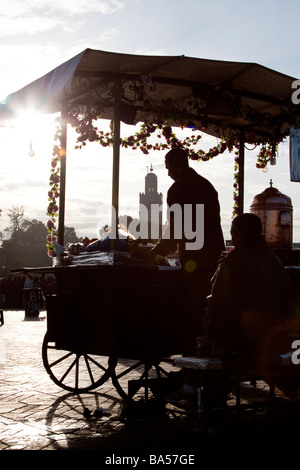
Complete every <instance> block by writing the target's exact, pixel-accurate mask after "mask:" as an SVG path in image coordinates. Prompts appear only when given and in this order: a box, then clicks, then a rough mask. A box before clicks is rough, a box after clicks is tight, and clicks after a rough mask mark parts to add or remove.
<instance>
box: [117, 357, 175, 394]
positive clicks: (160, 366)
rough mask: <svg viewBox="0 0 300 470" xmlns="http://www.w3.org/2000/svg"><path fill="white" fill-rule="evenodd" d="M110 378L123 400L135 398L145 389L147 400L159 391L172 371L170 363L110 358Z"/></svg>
mask: <svg viewBox="0 0 300 470" xmlns="http://www.w3.org/2000/svg"><path fill="white" fill-rule="evenodd" d="M109 369H110V376H111V380H112V383H113V385H114V387H115V388H116V390H117V392H118V393H119V395H120V396H121V397H122V398H133V397H134V395H135V394H136V393H137V392H138V391H139V390H140V389H141V388H144V389H145V398H146V399H147V398H148V396H149V393H150V392H153V393H155V390H159V387H160V385H161V384H162V380H163V379H166V378H167V377H168V375H169V372H170V371H171V370H172V365H171V364H170V362H169V361H167V360H166V362H164V361H163V362H152V363H147V362H144V361H143V360H139V359H123V358H119V357H116V356H110V357H109Z"/></svg>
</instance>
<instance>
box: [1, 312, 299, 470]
mask: <svg viewBox="0 0 300 470" xmlns="http://www.w3.org/2000/svg"><path fill="white" fill-rule="evenodd" d="M46 329H47V321H46V313H45V312H41V313H40V317H39V319H38V320H35V321H33V320H31V321H28V320H25V317H24V311H4V325H3V326H2V327H1V328H0V450H10V451H12V450H18V451H19V450H33V451H36V450H38V451H43V450H76V451H77V450H90V451H91V450H93V451H99V452H100V451H101V454H100V455H101V458H102V459H104V460H103V461H104V463H106V464H113V463H114V464H119V463H121V461H117V460H116V459H118V458H120V459H121V458H123V457H124V456H127V457H134V456H138V457H140V462H139V465H140V466H142V465H146V464H149V458H150V456H152V457H151V458H152V459H154V460H153V462H152V463H156V462H155V459H156V458H157V459H158V458H160V457H159V456H161V455H166V454H168V455H171V458H172V459H175V457H174V456H175V455H177V456H180V459H181V462H180V463H181V464H186V461H184V459H190V464H193V463H196V462H197V460H199V459H200V458H202V457H201V456H203V452H205V451H212V450H214V449H227V450H228V449H252V450H253V449H260V450H270V449H280V450H281V449H296V448H297V447H298V441H299V437H300V436H299V434H300V426H298V423H299V418H300V405H299V402H298V400H293V401H291V400H287V399H286V398H284V397H281V396H278V397H276V400H277V401H276V400H275V405H274V404H273V406H272V408H269V407H268V406H265V405H266V403H268V401H267V400H268V389H267V387H266V385H265V384H264V383H263V382H262V383H258V384H257V387H256V388H253V387H252V386H251V387H250V385H249V384H248V385H245V386H244V388H243V389H242V395H243V396H244V399H245V401H244V403H246V402H247V401H248V402H249V401H251V400H254V402H255V406H252V407H251V408H248V410H244V411H243V412H242V416H241V420H240V421H238V422H237V420H236V416H235V413H234V412H232V413H231V417H230V425H229V426H228V428H227V429H226V432H225V433H224V434H221V435H217V434H216V435H211V434H207V433H204V432H203V431H202V430H201V429H197V426H196V425H197V421H196V417H195V415H194V414H193V413H191V414H185V413H182V412H180V411H179V410H177V409H176V408H174V407H171V406H170V405H168V406H166V407H165V409H164V413H162V414H160V415H159V416H154V414H151V413H150V419H141V420H131V421H124V420H123V419H121V418H120V411H121V410H122V403H123V402H122V399H121V397H120V395H119V394H118V392H117V391H116V389H115V387H114V385H113V384H112V381H111V379H108V380H107V381H106V382H105V383H104V384H103V385H102V386H101V387H99V388H97V389H95V390H93V391H90V392H85V393H81V394H78V395H77V394H74V393H72V392H69V391H66V390H64V389H62V388H60V387H59V386H58V385H56V384H55V383H54V382H53V381H52V380H51V378H50V377H49V375H48V374H47V372H46V370H45V367H44V365H43V360H42V342H43V338H44V335H45V333H46ZM126 380H127V379H126ZM125 385H126V384H124V386H125ZM141 393H142V392H141ZM142 399H143V395H137V396H136V397H135V401H141V400H142ZM233 402H234V400H229V405H230V403H233ZM229 408H230V406H229ZM232 409H233V408H232ZM95 410H98V415H97V412H96V413H95ZM148 418H149V416H148ZM185 456H186V457H185ZM178 458H179V457H177V459H178ZM113 459H114V461H113ZM122 463H123V464H124V462H122ZM125 463H126V464H128V465H131V466H137V465H134V463H133V461H132V462H131V461H126V462H125ZM160 463H164V464H167V462H166V461H161V462H160ZM169 463H170V462H169Z"/></svg>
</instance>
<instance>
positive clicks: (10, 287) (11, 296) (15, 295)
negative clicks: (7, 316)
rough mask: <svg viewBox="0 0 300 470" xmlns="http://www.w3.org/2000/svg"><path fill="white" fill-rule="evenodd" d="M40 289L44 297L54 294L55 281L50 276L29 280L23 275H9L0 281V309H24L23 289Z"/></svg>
mask: <svg viewBox="0 0 300 470" xmlns="http://www.w3.org/2000/svg"><path fill="white" fill-rule="evenodd" d="M25 288H27V289H28V288H40V289H41V290H42V293H43V294H44V296H45V295H48V294H54V293H55V292H56V280H55V277H54V276H51V275H47V276H46V275H44V274H42V275H38V276H34V277H32V278H29V277H28V276H25V275H14V274H10V275H9V276H8V277H5V278H2V279H0V308H2V309H15V310H23V309H24V289H25Z"/></svg>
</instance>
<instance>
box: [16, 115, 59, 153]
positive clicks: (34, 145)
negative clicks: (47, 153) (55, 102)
mask: <svg viewBox="0 0 300 470" xmlns="http://www.w3.org/2000/svg"><path fill="white" fill-rule="evenodd" d="M54 119H55V118H54V116H53V115H41V114H38V113H35V112H33V111H26V112H22V113H20V114H19V116H18V117H17V118H16V120H15V123H14V133H15V135H16V136H17V139H18V142H17V144H18V149H19V152H20V156H21V155H23V156H24V155H26V154H27V155H29V156H30V157H35V156H38V155H40V154H41V153H43V150H44V149H45V148H47V149H48V148H49V146H51V145H53V138H54Z"/></svg>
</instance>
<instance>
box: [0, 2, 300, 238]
mask: <svg viewBox="0 0 300 470" xmlns="http://www.w3.org/2000/svg"><path fill="white" fill-rule="evenodd" d="M299 17H300V2H299V0H239V1H238V0H186V1H184V2H183V1H181V0H151V2H149V1H148V0H107V1H105V0H64V1H61V0H27V1H26V2H24V1H21V0H10V1H9V2H1V4H0V24H1V28H0V56H1V63H0V83H1V90H0V99H3V98H5V97H6V96H7V95H8V94H10V93H12V92H14V91H17V90H18V89H20V88H22V87H23V86H25V85H27V84H28V83H30V82H31V81H33V80H35V79H37V78H39V77H41V76H42V75H44V74H45V73H47V72H49V71H50V70H52V69H54V68H55V67H57V66H58V65H60V64H61V63H63V62H65V61H66V60H68V59H70V58H72V57H73V56H75V55H76V54H78V53H79V52H81V51H83V50H84V49H86V48H92V49H99V50H105V51H111V52H122V53H132V54H152V55H186V56H190V57H197V58H208V59H221V60H233V61H241V62H256V63H259V64H261V65H264V66H267V67H270V68H272V69H274V70H277V71H279V72H282V73H285V74H287V75H290V76H292V77H295V78H299V77H300V53H299V44H300V28H299ZM52 120H53V118H52V117H51V116H50V117H49V116H44V117H43V118H39V119H38V121H37V122H36V123H35V125H34V126H32V125H31V126H30V120H29V119H28V117H26V119H25V120H23V123H22V121H21V120H20V122H19V125H18V126H17V127H16V128H15V129H6V128H2V129H0V151H1V157H0V158H1V174H0V208H1V209H2V216H1V217H0V231H2V232H3V231H4V228H5V227H7V225H8V223H9V219H8V217H7V211H8V210H9V209H10V208H11V207H12V206H24V209H25V217H27V218H29V219H33V218H35V219H37V220H41V221H44V222H45V223H46V221H47V216H46V208H47V203H48V201H47V192H48V181H49V174H50V161H51V154H52V147H53V135H54V128H53V127H52ZM103 125H104V126H105V125H107V123H105V122H104V123H103ZM135 131H136V129H134V128H131V130H128V126H127V128H125V126H123V127H122V133H124V134H125V133H128V132H135ZM30 135H32V136H33V137H32V147H33V150H34V151H35V156H34V157H30V156H29V155H28V153H29V149H30ZM74 143H75V138H74V135H73V134H72V133H70V134H69V141H68V157H67V184H66V220H65V222H66V225H67V226H69V227H75V230H76V233H77V235H78V236H89V237H94V236H97V230H98V229H99V227H101V226H102V225H104V224H105V223H109V222H110V207H111V178H112V166H111V163H112V149H103V148H102V147H100V146H99V145H98V144H96V143H90V144H89V145H88V146H87V148H86V149H83V150H74ZM215 144H216V139H214V138H211V137H203V148H204V149H207V148H209V147H210V146H212V145H215ZM256 155H257V152H256V151H255V150H253V151H251V152H250V151H247V152H246V171H245V207H244V210H245V211H248V210H249V206H250V203H251V201H252V199H253V197H254V196H255V195H256V194H258V193H261V192H262V191H263V190H264V189H266V188H267V187H268V186H269V181H270V179H272V180H273V182H274V186H275V187H277V188H278V189H279V191H281V192H282V193H284V194H287V195H288V196H290V197H291V199H292V203H293V207H294V237H293V240H294V242H300V204H299V201H300V198H299V196H300V183H295V182H290V174H289V142H288V140H287V141H285V142H284V143H283V144H281V145H280V148H279V155H278V159H277V165H276V166H273V167H269V171H268V172H267V173H263V172H262V171H261V170H258V169H256V167H255V163H256ZM233 160H234V155H233V154H232V155H231V154H225V155H220V156H219V157H216V158H215V159H214V160H213V161H210V162H199V163H198V162H196V163H194V164H193V166H194V168H196V169H197V171H198V172H199V173H201V174H202V175H203V176H205V177H207V178H208V179H209V180H210V181H211V182H212V183H213V184H214V186H215V188H216V189H217V191H218V193H219V199H220V205H221V217H222V226H223V230H224V236H225V238H229V227H230V223H231V214H232V205H233V199H232V194H233V189H232V185H233ZM151 163H152V164H153V168H154V172H155V173H156V175H157V177H158V191H159V192H162V193H163V196H164V201H165V200H166V192H167V189H168V187H169V186H170V184H171V183H172V180H170V179H169V177H168V176H167V172H166V170H165V169H164V154H163V153H162V152H154V153H153V154H150V155H148V156H144V155H143V154H142V153H141V152H139V151H129V150H127V151H124V150H122V151H121V166H120V214H121V215H123V214H128V215H131V216H133V217H138V204H139V193H140V192H143V191H144V189H145V176H146V172H147V167H148V168H149V167H150V165H151Z"/></svg>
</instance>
